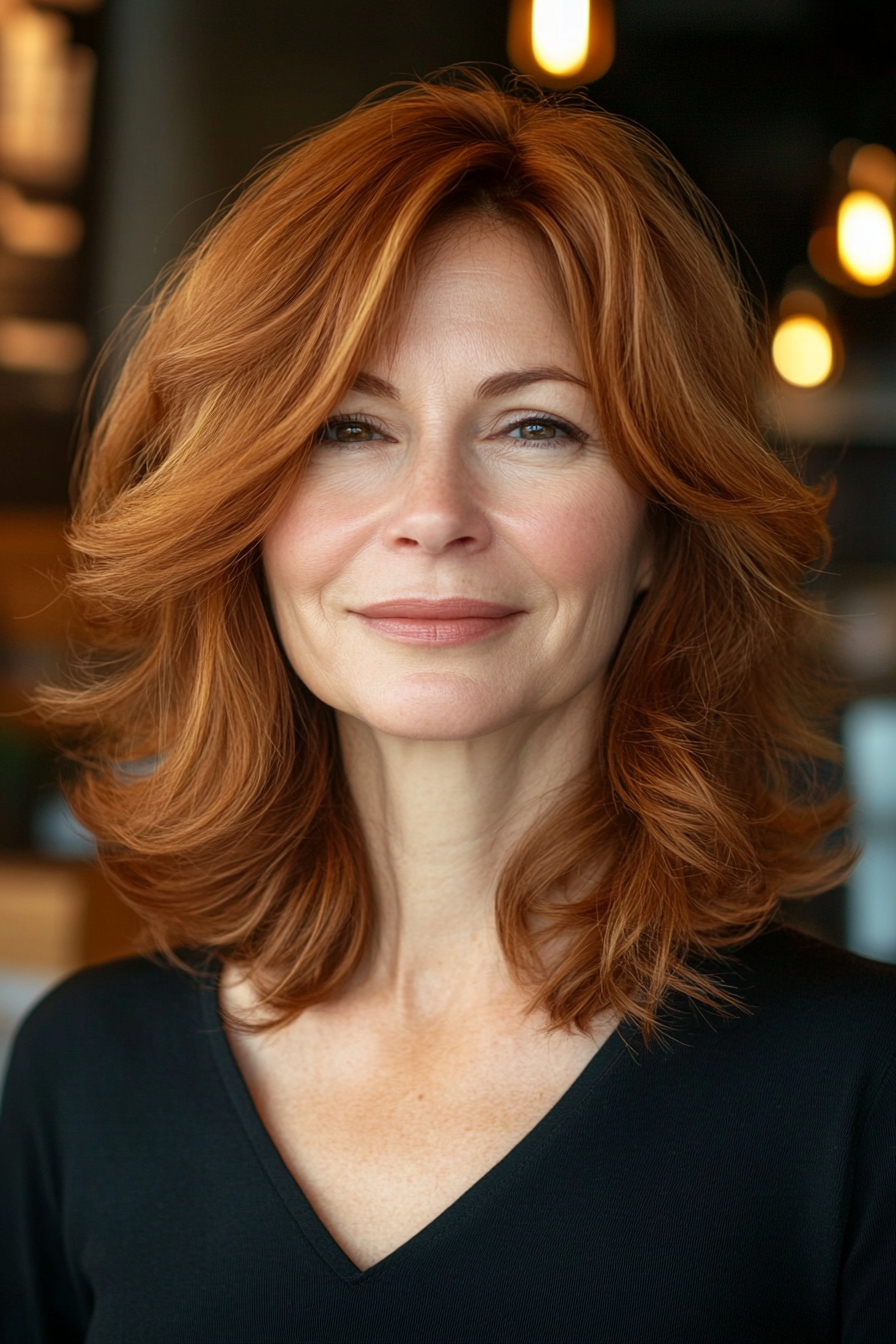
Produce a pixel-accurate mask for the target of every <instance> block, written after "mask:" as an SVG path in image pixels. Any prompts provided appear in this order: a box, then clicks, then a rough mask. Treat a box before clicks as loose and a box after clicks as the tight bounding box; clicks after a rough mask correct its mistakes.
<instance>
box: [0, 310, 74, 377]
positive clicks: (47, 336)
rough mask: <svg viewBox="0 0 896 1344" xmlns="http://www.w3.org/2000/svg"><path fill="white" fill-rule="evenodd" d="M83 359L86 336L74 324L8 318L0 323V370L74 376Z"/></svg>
mask: <svg viewBox="0 0 896 1344" xmlns="http://www.w3.org/2000/svg"><path fill="white" fill-rule="evenodd" d="M86 358H87V337H86V336H85V334H84V332H83V331H82V329H81V328H80V327H79V326H76V325H75V323H74V322H39V321H34V320H31V319H26V318H20V317H9V318H6V319H5V320H4V321H2V322H0V368H4V369H14V370H16V371H17V372H19V373H75V372H76V371H77V370H78V369H80V367H81V365H82V364H83V363H84V361H85V359H86Z"/></svg>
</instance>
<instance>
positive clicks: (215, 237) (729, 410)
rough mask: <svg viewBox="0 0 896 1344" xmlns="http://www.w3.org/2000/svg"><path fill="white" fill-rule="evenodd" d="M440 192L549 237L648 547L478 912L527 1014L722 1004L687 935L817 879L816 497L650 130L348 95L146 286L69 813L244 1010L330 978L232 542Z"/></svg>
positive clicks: (263, 663) (341, 908) (354, 826)
mask: <svg viewBox="0 0 896 1344" xmlns="http://www.w3.org/2000/svg"><path fill="white" fill-rule="evenodd" d="M469 210H480V211H485V212H487V213H489V214H491V215H492V216H494V217H497V218H501V219H504V220H506V221H507V222H508V223H509V224H515V225H517V226H518V227H521V228H524V229H527V230H529V231H530V233H532V234H534V235H536V236H537V237H538V238H539V239H540V240H541V242H542V244H543V245H544V247H545V248H546V250H547V254H548V255H549V257H550V258H551V263H552V265H553V267H554V270H555V274H556V283H557V286H558V289H559V293H560V295H561V297H562V300H563V301H564V302H565V304H566V307H567V310H568V313H569V316H570V319H571V322H572V327H573V330H574V332H575V333H576V334H577V337H578V339H579V340H580V343H581V352H582V359H583V363H584V368H585V370H586V376H587V377H588V379H589V380H590V383H591V386H592V390H593V395H594V399H595V402H596V406H597V409H598V413H599V416H600V421H601V424H602V427H603V433H604V436H605V440H606V443H607V445H608V447H609V449H610V451H611V452H612V454H613V456H614V459H615V461H616V464H617V466H618V468H619V470H620V471H621V472H622V474H623V475H624V477H625V479H626V480H627V481H628V482H629V484H630V485H631V486H632V487H633V488H634V489H635V490H637V491H638V492H640V493H641V494H642V495H644V496H645V497H646V498H647V499H648V501H649V508H650V515H651V519H652V526H653V529H654V534H655V537H656V545H657V551H658V561H657V564H656V578H655V580H654V582H653V586H652V587H651V589H650V590H649V591H648V592H647V593H646V594H645V596H644V597H643V599H642V600H641V601H640V603H639V604H638V606H637V608H636V610H635V611H634V612H633V614H632V617H631V620H630V622H629V625H628V628H627V630H626V633H625V636H624V638H623V640H622V643H621V646H620V648H619V651H618V654H617V656H616V658H615V661H614V665H613V667H612V671H611V674H610V677H609V682H608V685H607V688H606V696H605V709H604V713H603V715H602V718H601V722H600V724H599V725H595V734H596V738H595V751H594V757H593V762H592V766H591V768H590V770H589V771H588V773H587V777H585V778H580V779H577V780H575V781H574V782H573V783H571V784H570V786H569V788H568V790H567V792H566V795H565V797H564V798H563V799H562V800H560V801H559V802H557V803H556V804H554V805H552V807H551V809H550V810H549V811H548V812H546V814H545V816H544V818H543V820H542V822H541V823H540V825H539V826H538V827H537V828H536V829H534V830H533V831H532V833H531V834H529V835H528V836H527V838H526V840H525V841H524V843H522V844H521V846H520V847H519V849H518V850H517V852H516V853H515V854H514V855H513V856H512V858H511V860H510V861H509V863H508V864H507V866H506V869H505V871H504V873H503V875H502V878H501V881H500V884H499V889H498V893H497V922H498V929H499V933H500V937H501V940H502V943H503V947H504V949H505V952H506V955H507V957H508V960H509V963H510V965H511V966H512V967H513V968H514V969H515V971H516V972H517V973H518V975H519V976H520V977H521V979H523V980H524V982H525V983H528V984H530V985H531V987H532V994H533V1003H535V1004H537V1005H540V1006H541V1007H542V1008H544V1009H545V1010H546V1011H547V1012H548V1014H549V1016H550V1019H551V1021H552V1022H553V1023H554V1024H555V1025H557V1026H571V1025H576V1026H578V1027H584V1026H585V1025H587V1023H588V1022H589V1020H590V1019H591V1018H592V1017H593V1016H594V1015H595V1013H597V1012H598V1011H600V1010H601V1009H604V1008H607V1007H609V1008H611V1009H613V1010H615V1012H617V1013H618V1014H620V1015H621V1016H623V1017H626V1018H628V1019H632V1020H636V1021H638V1022H640V1024H641V1026H642V1028H643V1029H644V1030H645V1032H647V1033H649V1032H650V1030H651V1029H652V1028H653V1026H654V1025H655V1022H656V1013H657V1009H658V1006H659V1005H660V1003H661V1001H663V999H664V998H665V997H666V996H667V995H668V993H669V992H670V991H671V990H679V991H683V992H684V993H685V994H687V995H690V996H692V997H694V998H696V999H698V1000H701V1001H703V1002H705V1003H714V1002H715V1003H718V1002H720V1001H721V1000H722V999H724V998H725V991H724V990H722V989H721V988H720V987H719V985H718V984H717V983H716V982H715V980H714V977H713V976H712V975H710V974H708V973H707V971H706V969H705V967H704V968H703V969H700V968H699V966H698V965H697V960H698V958H699V957H705V956H707V955H709V956H712V955H714V954H718V953H719V952H720V951H722V950H723V949H725V948H729V947H733V946H736V945H737V944H738V943H739V942H742V941H744V940H746V939H748V938H749V937H751V936H752V935H754V934H755V933H756V932H757V931H759V930H760V929H761V928H762V927H763V925H764V924H765V923H766V922H767V921H768V920H769V919H770V917H771V916H772V915H773V913H774V912H775V910H776V908H777V904H778V901H779V898H780V897H782V896H785V895H786V896H795V895H805V894H810V893H813V892H816V891H819V890H823V889H825V888H826V887H829V886H830V885H832V884H833V882H834V881H835V880H836V879H837V877H838V876H839V875H840V874H841V872H842V870H843V868H844V865H845V858H844V845H843V844H842V843H837V842H834V843H831V841H830V839H829V836H830V834H831V832H832V831H833V830H834V829H835V828H837V827H838V826H841V825H842V823H843V820H844V816H845V811H846V804H845V802H844V800H843V799H842V797H840V796H839V795H838V794H836V793H834V792H831V791H830V790H825V788H824V787H822V785H821V784H820V783H818V782H817V781H816V778H815V775H816V771H815V762H817V761H818V760H819V759H821V760H824V759H834V757H835V756H836V749H835V748H834V747H833V745H832V744H831V743H830V742H829V741H828V739H827V738H826V737H825V735H824V733H823V731H822V730H821V729H820V727H819V724H820V723H822V721H823V716H824V713H825V712H826V711H827V705H828V700H829V692H828V689H827V687H826V685H825V681H824V677H823V676H822V675H821V674H820V673H819V672H818V670H817V668H816V666H815V652H814V650H815V647H816V645H817V642H818V641H817V638H816V637H815V636H814V635H813V624H812V623H813V620H814V619H815V618H814V617H813V614H812V609H811V607H810V605H809V603H808V602H807V600H806V598H805V597H804V595H803V592H802V590H801V578H802V576H803V574H804V572H805V571H806V569H807V568H808V567H811V566H812V565H814V564H815V563H817V562H818V560H819V558H820V557H823V556H824V554H825V553H826V546H827V533H826V529H825V523H824V517H825V511H826V504H827V500H826V497H825V496H824V494H823V492H816V491H813V490H812V489H810V488H808V487H807V486H806V485H804V484H801V483H800V481H799V479H798V478H797V477H796V475H795V474H794V473H793V472H792V471H791V470H789V469H788V467H787V466H786V465H785V464H784V463H783V462H782V461H781V460H780V458H779V457H778V456H777V455H776V453H775V452H774V451H773V450H772V449H771V448H770V447H769V446H768V444H767V443H766V441H765V439H764V438H763V434H762V432H761V427H760V423H759V420H758V418H757V411H756V406H755V391H756V387H757V385H758V381H759V379H760V378H761V377H762V376H763V371H762V367H761V363H760V359H759V356H758V354H757V350H758V343H757V340H756V335H755V332H754V330H753V325H752V323H751V320H750V317H749V309H748V304H747V303H746V302H745V300H744V297H743V294H742V291H741V288H740V285H739V281H738V277H737V275H736V273H735V271H734V270H733V267H732V263H731V262H730V260H729V257H728V254H727V251H726V247H725V245H724V241H723V238H722V235H721V233H720V230H719V228H718V226H717V224H716V223H715V222H714V219H713V216H712V212H711V210H710V209H709V207H707V205H706V204H705V202H704V201H703V200H702V198H701V197H700V196H699V194H698V193H697V191H696V189H695V188H694V187H693V186H692V185H691V183H690V182H689V180H688V179H687V178H686V177H685V175H684V174H683V172H682V170H681V169H680V168H678V167H677V165H676V164H675V163H674V162H672V161H671V160H670V159H669V157H668V156H667V155H666V154H665V152H664V151H663V150H662V149H661V148H660V147H658V146H657V145H656V144H655V143H654V142H653V141H652V140H651V139H650V138H649V137H648V136H647V135H646V134H645V133H643V132H641V131H639V130H637V129H634V128H632V127H631V126H629V125H627V124H625V123H623V122H622V121H620V120H618V119H616V118H614V117H612V116H609V115H607V114H606V113H603V112H599V111H597V110H594V109H593V108H591V107H586V106H583V105H581V104H576V103H568V102H563V101H557V100H552V99H547V98H544V97H540V96H538V95H536V94H534V93H524V95H522V96H518V95H516V94H509V93H504V92H501V91H499V90H498V89H496V88H495V87H493V86H492V85H491V84H489V83H488V82H487V81H485V80H483V79H479V78H477V77H471V78H470V79H469V80H467V81H464V82H458V81H457V80H455V81H453V82H446V83H421V84H415V85H413V86H411V87H408V88H405V89H403V90H402V91H400V92H398V93H397V94H394V93H393V94H392V96H390V97H388V98H386V99H383V100H379V101H369V102H367V103H366V104H362V106H361V107H359V108H358V109H356V110H355V111H353V112H351V113H349V114H348V115H347V116H345V117H343V118H341V119H340V120H339V121H337V122H335V123H334V124H332V125H331V126H329V127H327V128H326V129H324V130H323V131H320V132H318V133H315V134H313V135H311V136H309V137H308V138H307V139H305V140H303V141H301V142H300V143H298V144H296V145H295V146H293V147H291V148H289V149H288V150H287V151H286V152H285V153H283V154H282V155H281V156H280V157H278V158H277V159H276V161H274V162H273V163H271V164H270V165H269V166H268V167H267V168H266V169H265V170H264V171H263V172H262V173H261V175H260V176H258V177H257V178H256V179H255V180H254V181H253V182H252V183H251V184H250V185H249V186H248V188H247V189H246V190H245V191H244V192H243V194H242V195H241V196H240V197H239V198H238V200H237V201H236V203H235V204H234V205H233V206H232V207H231V208H230V209H229V210H228V211H227V212H226V213H225V214H224V215H223V216H222V217H221V218H220V219H219V220H218V221H217V222H216V223H215V224H214V226H213V227H212V228H211V229H210V230H209V231H208V232H207V234H206V235H205V236H204V238H203V239H202V240H201V241H200V242H199V243H198V245H197V246H196V247H195V249H194V250H193V252H192V254H190V255H188V256H186V257H185V258H184V259H183V260H182V261H181V262H180V264H179V265H178V267H177V269H176V270H175V271H174V272H173V273H172V274H171V275H170V276H169V278H168V279H167V280H166V281H165V283H164V284H163V285H162V287H161V288H160V290H159V292H158V294H157V296H156V297H155V298H154V299H153V301H152V303H151V304H150V305H149V307H148V309H147V310H146V312H145V314H144V319H143V329H142V332H141V334H140V335H139V338H138V339H137V340H136V342H135V344H134V345H133V348H132V350H131V353H130V355H129V357H128V359H127V362H126V364H125V365H124V368H123V371H122V373H121V375H120V377H119V379H118V381H117V385H116V386H115V388H114V390H113V391H112V393H111V396H110V397H109V399H108V402H107V405H106V407H105V409H104V410H103V411H102V414H101V415H100V417H99V419H98V421H97V423H96V425H95V428H94V429H93V430H92V432H91V433H90V434H89V435H88V436H87V438H86V442H85V445H84V455H83V460H82V469H81V472H80V482H79V498H78V503H77V508H76V512H75V518H74V522H73V525H72V531H71V540H72V546H73V548H74V551H75V554H76V558H77V565H76V571H75V574H74V577H73V580H72V582H73V589H74V594H75V597H76V600H77V602H78V604H79V607H80V611H81V614H82V618H83V620H84V623H85V626H86V628H87V630H88V632H89V637H90V640H91V643H92V651H91V653H90V656H89V657H88V658H86V659H84V660H82V664H81V667H80V671H79V672H78V674H77V675H76V677H75V678H74V680H73V681H72V683H71V684H69V685H68V686H67V687H64V688H56V689H51V690H47V691H45V692H44V693H43V696H42V705H43V709H44V712H45V714H46V715H47V716H49V717H50V719H51V720H52V721H53V722H54V723H55V724H56V725H57V727H58V729H59V731H60V732H61V733H62V734H63V735H67V737H68V738H69V740H70V741H71V740H77V742H78V744H79V745H78V746H77V747H76V748H75V750H76V751H77V754H78V756H79V759H80V760H81V763H82V767H83V768H82V770H81V773H80V776H79V780H78V782H77V784H76V786H75V788H74V791H73V804H74V807H75V810H76V812H77V814H78V816H79V817H80V818H81V819H82V821H83V822H84V823H85V824H86V825H87V826H88V827H89V828H90V829H91V830H92V831H93V832H94V834H95V835H96V836H97V837H98V840H99V845H100V854H101V858H102V862H103V863H104V865H105V867H106V869H107V871H108V873H109V874H110V876H111V878H112V880H113V882H114V883H115V885H116V886H117V888H118V889H119V891H120V892H121V893H122V895H123V896H124V897H125V898H126V899H127V900H128V901H130V902H131V904H133V905H134V906H135V908H136V909H137V910H138V911H139V912H140V914H141V915H142V916H143V917H144V919H145V920H146V924H147V929H148V934H149V937H150V939H151V942H152V944H153V945H154V946H155V947H157V948H159V949H163V950H166V951H168V952H169V953H170V952H171V949H172V948H175V947H186V946H199V947H203V948H210V949H214V950H215V951H216V952H217V953H218V954H219V955H220V956H221V957H222V958H223V959H224V960H225V961H230V962H238V963H240V964H241V965H242V966H243V967H244V968H248V969H249V970H250V971H251V972H252V974H253V976H254V977H255V978H256V980H257V982H258V983H259V984H261V985H263V986H265V987H266V990H267V1003H268V1006H269V1008H270V1011H271V1014H272V1017H273V1019H274V1020H286V1019H288V1018H289V1017H291V1016H292V1015H294V1014H295V1013H297V1012H299V1011H301V1010H302V1009H303V1008H304V1007H306V1006H308V1005H310V1004H312V1003H315V1002H319V1001H321V1000H323V999H326V998H327V997H328V996H331V995H333V994H334V993H336V992H337V991H338V990H339V989H340V988H341V987H342V986H344V985H345V984H346V983H347V982H348V981H349V979H350V978H351V977H352V976H353V975H354V974H355V973H357V972H358V970H359V968H360V967H361V966H362V963H363V961H364V958H365V956H366V954H367V952H368V950H369V947H370V944H371V939H372V936H373V933H374V928H375V903H374V899H373V891H372V882H371V875H370V871H369V866H368V861H367V856H366V853H365V847H364V842H363V837H362V833H361V829H360V825H359V822H358V819H357V814H356V811H355V808H354V805H353V802H352V798H351V795H350V792H349V789H348V786H347V784H346V780H345V777H344V774H343V771H342V766H341V761H340V756H339V749H338V743H337V737H336V733H335V720H334V714H333V711H332V710H331V709H330V708H329V707H328V706H326V705H324V704H323V703H321V702H320V701H319V700H318V699H317V698H316V697H315V696H314V695H312V694H311V692H310V691H309V690H308V689H307V688H306V687H305V686H304V685H303V684H302V683H301V682H300V680H299V679H298V677H297V676H296V675H295V673H294V672H293V671H292V669H291V668H290V666H289V665H288V663H287V662H286V660H285V658H284V656H283V653H282V651H281V649H280V647H279V644H278V641H277V638H276V636H275V634H274V632H273V628H272V622H271V619H270V614H269V612H268V611H267V609H266V605H265V598H264V595H263V586H262V584H261V582H260V560H259V546H260V540H261V538H262V537H263V536H264V534H265V533H266V531H267V530H268V528H269V527H270V526H271V524H272V523H273V521H274V520H275V519H276V517H277V516H278V514H279V512H280V511H281V509H282V508H283V506H284V504H285V503H286V501H287V500H288V499H289V498H290V496H291V495H292V494H293V492H294V491H295V490H296V488H297V486H298V483H299V481H300V479H301V475H302V470H303V466H304V463H305V461H306V460H307V456H308V452H309V450H310V447H311V445H312V444H313V442H314V440H315V435H316V432H317V430H318V428H319V426H320V425H321V424H322V422H323V421H324V420H325V419H326V417H327V415H328V413H329V412H330V411H331V410H332V407H333V406H334V405H335V404H336V402H337V401H338V400H339V399H340V397H341V396H342V395H343V394H344V392H345V390H346V389H347V388H348V387H349V386H350V385H351V383H352V381H353V378H354V375H355V373H356V372H357V371H358V369H359V367H360V366H361V364H362V362H363V360H364V357H365V353H366V352H368V351H369V350H370V349H371V348H372V347H373V345H374V343H375V342H376V341H377V339H378V337H379V335H380V333H382V331H383V330H384V329H385V327H386V325H387V324H388V322H389V320H390V315H391V314H392V312H393V310H394V305H395V303H396V301H397V299H398V298H399V297H400V295H401V293H402V290H403V288H404V286H405V285H406V283H407V278H408V275H409V273H410V268H411V267H412V265H413V257H414V253H415V248H416V246H417V244H418V241H419V240H420V238H421V236H422V235H423V234H424V232H425V231H426V230H427V229H430V228H432V227H433V226H434V224H436V223H437V222H439V221H441V220H444V219H445V218H447V217H449V216H450V214H451V213H452V212H454V211H469ZM819 773H820V774H823V772H819ZM595 873H599V876H595V875H594V874H595ZM583 876H585V877H587V880H585V881H584V891H583ZM573 892H574V893H575V895H573V894H572V893H573ZM558 933H561V934H563V935H564V938H563V940H562V942H561V943H560V944H557V943H556V942H554V941H553V940H554V939H556V936H557V934H558ZM548 940H551V941H552V945H553V946H555V947H556V946H558V945H559V946H562V947H563V948H564V951H563V953H562V956H561V958H560V960H559V961H558V962H556V963H551V964H550V965H547V964H543V960H542V957H541V955H540V952H541V950H542V949H543V947H544V946H545V945H546V943H547V941H548Z"/></svg>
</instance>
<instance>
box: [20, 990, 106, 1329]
mask: <svg viewBox="0 0 896 1344" xmlns="http://www.w3.org/2000/svg"><path fill="white" fill-rule="evenodd" d="M40 1016H41V1014H40V1013H38V1021H37V1022H35V1019H34V1018H33V1017H32V1018H31V1019H29V1020H28V1021H27V1022H26V1023H25V1025H24V1027H23V1028H22V1030H21V1031H20V1033H19V1037H18V1040H17V1041H16V1044H15V1046H14V1048H13V1052H12V1058H11V1060H10V1065H9V1070H8V1074H7V1078H6V1084H5V1086H4V1090H3V1106H2V1111H0V1340H2V1341H3V1344H78V1342H79V1341H82V1340H83V1339H84V1336H85V1330H86V1325H85V1321H86V1319H87V1313H86V1312H85V1310H84V1307H85V1303H84V1293H83V1288H79V1286H78V1285H77V1284H76V1282H75V1281H74V1278H73V1276H72V1274H71V1273H70V1272H69V1268H68V1265H67V1256H66V1250H65V1246H64V1244H63V1234H62V1227H63V1218H62V1211H61V1209H60V1200H59V1188H60V1180H59V1178H60V1172H59V1165H60V1155H59V1152H58V1150H57V1147H56V1144H55V1141H54V1134H53V1129H54V1110H55V1108H54V1106H53V1103H52V1098H51V1096H50V1095H49V1090H50V1087H51V1086H52V1080H53V1079H54V1077H56V1076H57V1075H58V1061H56V1060H54V1059H52V1058H47V1057H46V1056H47V1055H48V1053H49V1054H52V1053H53V1052H52V1051H48V1050H47V1048H46V1043H47V1042H46V1035H48V1034H49V1033H47V1034H45V1033H42V1032H41V1031H40V1030H39V1029H38V1028H39V1018H40Z"/></svg>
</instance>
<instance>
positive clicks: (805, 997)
mask: <svg viewBox="0 0 896 1344" xmlns="http://www.w3.org/2000/svg"><path fill="white" fill-rule="evenodd" d="M734 965H735V966H737V967H738V971H739V974H740V976H741V977H742V979H743V980H744V983H745V985H746V986H748V987H749V989H750V990H751V991H752V993H753V994H755V995H757V996H759V998H761V999H762V1000H764V1001H768V1002H771V1003H774V1004H775V1005H776V1006H777V1007H778V1009H779V1010H780V1011H782V1012H783V1011H786V1010H788V1009H790V1010H791V1011H793V1012H795V1013H801V1012H805V1011H806V1010H809V1009H811V1010H813V1011H814V1012H822V1013H836V1014H837V1016H838V1017H840V1018H845V1019H846V1020H849V1021H853V1022H859V1021H862V1022H867V1023H868V1024H869V1026H870V1025H871V1024H872V1023H877V1022H880V1021H881V1020H887V1019H891V1018H892V1016H893V1014H894V1013H896V966H890V965H886V964H885V963H884V962H879V961H869V960H868V959H867V958H865V957H859V956H856V955H855V954H854V953H852V952H847V951H844V949H843V948H839V947H834V946H832V945H831V944H830V943H824V942H822V941H821V940H820V939H818V938H813V937H811V936H810V935H809V934H807V933H803V932H802V931H801V930H799V929H795V928H791V927H789V926H788V925H786V924H774V925H772V926H771V927H770V928H769V929H767V930H766V932H765V933H763V934H760V936H759V937H758V938H754V939H753V941H752V942H750V943H748V944H747V945H746V946H745V947H744V948H742V949H741V950H740V951H739V952H738V954H737V955H736V957H735V958H734Z"/></svg>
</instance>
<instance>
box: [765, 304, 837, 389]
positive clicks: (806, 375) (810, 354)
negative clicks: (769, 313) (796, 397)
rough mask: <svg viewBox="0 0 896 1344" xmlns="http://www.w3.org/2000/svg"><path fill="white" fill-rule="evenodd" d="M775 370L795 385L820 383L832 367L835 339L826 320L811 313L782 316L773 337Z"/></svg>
mask: <svg viewBox="0 0 896 1344" xmlns="http://www.w3.org/2000/svg"><path fill="white" fill-rule="evenodd" d="M772 361H773V363H774V366H775V368H776V370H777V371H778V374H779V375H780V376H781V377H782V378H783V379H784V381H785V382H787V383H791V384H792V385H793V386H794V387H820V386H821V384H822V383H825V382H827V380H828V378H830V376H831V374H832V373H833V371H834V362H835V361H834V342H833V340H832V339H831V333H830V331H829V330H828V327H827V326H826V324H825V323H824V322H823V321H822V320H821V319H820V318H819V317H816V316H814V315H813V314H811V313H797V314H794V315H793V316H791V317H785V318H784V319H783V321H782V322H781V323H780V324H779V326H778V329H777V331H776V332H775V335H774V339H773V340H772Z"/></svg>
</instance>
